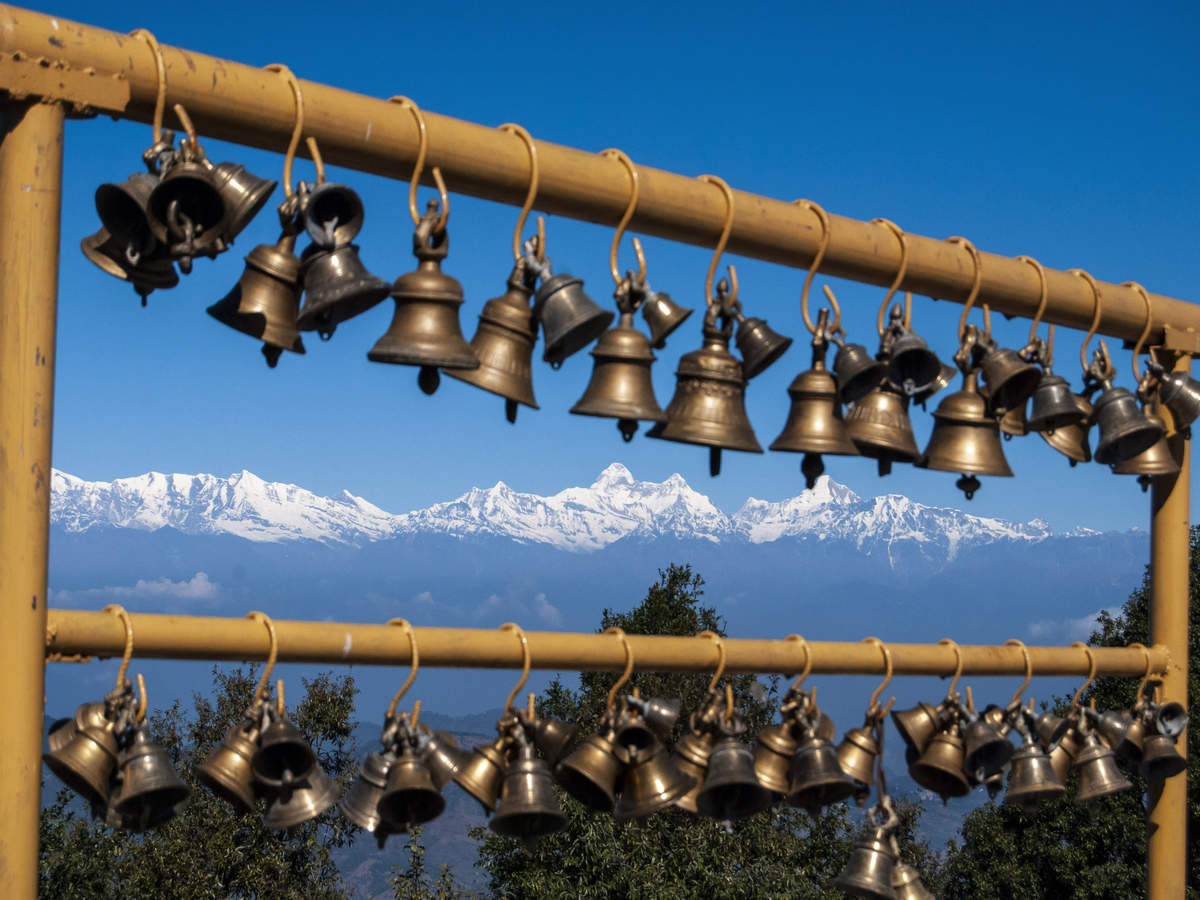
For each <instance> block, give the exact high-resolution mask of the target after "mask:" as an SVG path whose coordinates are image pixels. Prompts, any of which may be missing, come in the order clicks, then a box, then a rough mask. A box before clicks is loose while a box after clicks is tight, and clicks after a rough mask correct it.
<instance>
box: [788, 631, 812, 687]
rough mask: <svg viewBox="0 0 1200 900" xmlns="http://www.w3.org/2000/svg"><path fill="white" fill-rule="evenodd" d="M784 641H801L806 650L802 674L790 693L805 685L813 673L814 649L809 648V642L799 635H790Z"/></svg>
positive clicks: (793, 684)
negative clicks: (805, 680) (805, 681)
mask: <svg viewBox="0 0 1200 900" xmlns="http://www.w3.org/2000/svg"><path fill="white" fill-rule="evenodd" d="M784 640H787V641H799V642H800V646H801V647H803V648H804V668H802V669H801V670H800V674H799V675H797V676H796V680H795V681H793V682H792V686H791V687H790V688H789V689H788V690H789V691H794V690H797V689H798V688H799V687H800V685H802V684H803V683H804V679H806V678H807V677H808V676H809V673H810V672H812V667H813V658H812V649H811V648H810V647H809V646H808V641H806V640H805V639H804V638H803V637H801V636H800V635H798V634H789V635H788V636H787V637H786V638H784Z"/></svg>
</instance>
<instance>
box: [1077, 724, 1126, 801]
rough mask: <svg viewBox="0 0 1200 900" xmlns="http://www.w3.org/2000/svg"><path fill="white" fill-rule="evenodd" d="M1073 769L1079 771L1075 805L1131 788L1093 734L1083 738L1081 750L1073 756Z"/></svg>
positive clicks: (1113, 759)
mask: <svg viewBox="0 0 1200 900" xmlns="http://www.w3.org/2000/svg"><path fill="white" fill-rule="evenodd" d="M1074 767H1075V768H1076V769H1078V770H1079V792H1078V794H1076V796H1075V802H1076V803H1079V804H1084V803H1087V802H1088V801H1090V800H1098V799H1100V798H1101V797H1107V796H1109V795H1110V794H1116V793H1118V792H1120V791H1126V790H1129V789H1130V788H1132V787H1133V785H1132V784H1131V783H1130V781H1129V779H1127V778H1126V777H1125V776H1124V775H1122V774H1121V770H1120V769H1118V768H1117V763H1116V759H1115V758H1114V757H1113V752H1112V751H1111V750H1109V749H1108V748H1107V747H1106V746H1104V745H1103V744H1102V743H1100V740H1099V739H1098V738H1097V737H1096V736H1095V735H1094V734H1090V733H1089V734H1087V735H1085V736H1084V738H1083V746H1082V749H1081V750H1080V752H1079V753H1078V754H1076V755H1075V762H1074Z"/></svg>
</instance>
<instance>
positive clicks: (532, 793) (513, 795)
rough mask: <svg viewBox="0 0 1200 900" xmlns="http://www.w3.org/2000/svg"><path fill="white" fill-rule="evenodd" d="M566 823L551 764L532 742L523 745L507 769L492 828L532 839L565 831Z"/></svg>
mask: <svg viewBox="0 0 1200 900" xmlns="http://www.w3.org/2000/svg"><path fill="white" fill-rule="evenodd" d="M566 824H567V817H566V816H565V815H563V811H562V807H560V806H559V805H558V798H557V797H556V796H555V795H554V778H553V776H551V774H550V767H549V766H547V765H546V763H545V762H544V761H543V760H540V759H538V758H537V757H535V756H534V754H533V747H532V745H530V744H528V743H525V744H523V745H522V746H521V751H520V753H519V754H518V756H517V758H516V759H515V760H513V761H512V762H510V763H509V764H508V768H507V769H506V770H505V772H504V785H503V787H502V788H501V789H500V803H499V805H498V806H497V807H496V815H494V816H493V817H492V821H491V822H490V823H489V827H490V828H491V829H492V831H494V832H496V833H497V834H502V835H504V836H505V837H515V838H521V839H522V840H523V841H526V842H528V841H532V840H537V839H538V838H540V837H544V836H545V835H547V834H553V833H554V832H555V831H561V830H562V829H563V828H564V827H566Z"/></svg>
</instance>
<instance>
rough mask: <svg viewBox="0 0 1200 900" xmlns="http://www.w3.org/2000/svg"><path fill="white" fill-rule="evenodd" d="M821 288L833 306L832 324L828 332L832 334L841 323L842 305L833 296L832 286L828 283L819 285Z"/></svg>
mask: <svg viewBox="0 0 1200 900" xmlns="http://www.w3.org/2000/svg"><path fill="white" fill-rule="evenodd" d="M821 290H822V291H824V293H825V299H826V300H828V301H829V305H830V306H832V307H833V324H832V325H830V326H829V333H830V334H833V333H834V332H836V331H837V330H838V326H839V325H841V323H842V305H841V304H840V303H838V300H837V297H835V296H833V288H831V287H830V286H829V285H827V284H823V285H821ZM813 334H816V332H815V331H814V332H813Z"/></svg>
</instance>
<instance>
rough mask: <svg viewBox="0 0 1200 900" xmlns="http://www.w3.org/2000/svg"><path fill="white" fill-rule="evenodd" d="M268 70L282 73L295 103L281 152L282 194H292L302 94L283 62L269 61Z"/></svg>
mask: <svg viewBox="0 0 1200 900" xmlns="http://www.w3.org/2000/svg"><path fill="white" fill-rule="evenodd" d="M263 68H265V69H266V70H267V71H268V72H278V73H279V74H281V75H283V76H284V77H285V78H286V79H287V82H288V86H289V87H291V89H292V99H293V100H295V103H296V119H295V122H294V123H293V124H292V137H291V139H290V140H289V141H288V145H287V151H286V152H285V153H284V154H283V195H284V196H285V197H291V196H292V162H293V161H294V160H295V158H296V147H297V146H298V145H299V144H300V135H301V134H302V133H303V131H304V94H303V92H302V91H301V90H300V79H298V78H297V77H296V76H295V75H294V74H292V70H291V69H289V68H288V67H287V66H285V65H284V64H283V63H271V64H270V65H268V66H264V67H263Z"/></svg>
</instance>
